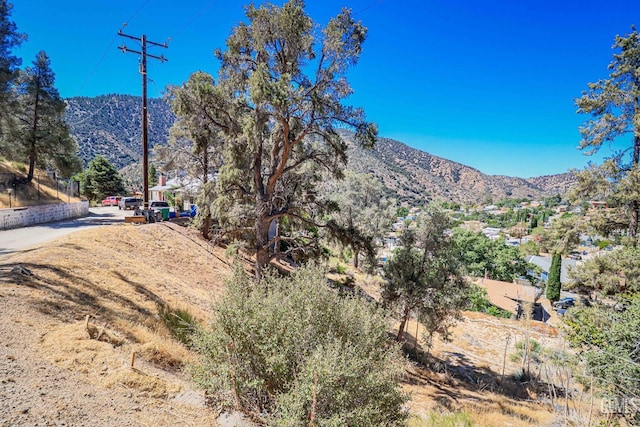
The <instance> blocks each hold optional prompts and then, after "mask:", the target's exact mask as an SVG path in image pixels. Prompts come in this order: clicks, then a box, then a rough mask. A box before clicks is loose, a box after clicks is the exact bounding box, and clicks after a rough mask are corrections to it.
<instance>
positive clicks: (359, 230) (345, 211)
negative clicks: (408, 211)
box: [319, 171, 394, 268]
mask: <svg viewBox="0 0 640 427" xmlns="http://www.w3.org/2000/svg"><path fill="white" fill-rule="evenodd" d="M319 189H320V191H319V193H320V194H321V195H322V197H324V198H325V199H326V200H327V204H332V205H335V208H334V209H332V210H331V211H330V212H329V213H328V214H327V215H326V216H325V219H326V220H327V227H325V229H326V230H328V232H329V237H330V238H331V239H332V240H334V241H336V242H338V243H340V244H341V245H342V246H343V247H347V246H348V247H350V248H351V252H352V254H353V263H354V266H355V267H356V268H358V267H359V258H360V257H361V256H362V255H364V256H365V257H366V259H368V260H369V262H368V264H369V265H373V264H374V261H373V260H374V259H375V255H376V251H375V241H376V240H378V239H382V237H383V236H384V234H385V232H387V231H389V230H390V229H391V224H392V223H393V220H394V216H393V214H394V212H393V210H394V209H393V206H394V203H393V202H392V201H390V200H387V199H386V198H385V197H384V191H383V186H382V183H381V182H380V181H379V180H378V179H376V178H375V177H374V176H373V175H371V174H362V173H355V172H351V171H346V172H345V176H344V179H343V180H341V181H338V180H335V179H331V177H327V179H326V180H325V182H324V183H322V184H320V186H319Z"/></svg>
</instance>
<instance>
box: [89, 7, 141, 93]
mask: <svg viewBox="0 0 640 427" xmlns="http://www.w3.org/2000/svg"><path fill="white" fill-rule="evenodd" d="M147 3H149V0H144V2H143V3H142V4H141V5H140V6H139V7H138V9H137V10H136V11H135V12H134V13H133V15H131V17H130V18H129V19H128V20H126V21H125V22H124V24H122V26H123V28H124V27H126V26H127V23H130V22H131V21H133V20H134V19H135V17H136V16H138V14H139V13H140V11H142V9H143V8H144V7H145V6H146V5H147ZM117 37H118V34H116V35H114V36H113V38H112V39H111V41H110V42H109V45H108V46H107V47H106V48H105V49H104V52H102V55H101V56H100V58H98V61H97V62H96V65H94V66H93V68H92V69H91V71H89V75H88V76H87V77H86V78H85V79H84V81H83V82H82V84H81V85H80V87H79V88H78V93H80V92H82V89H84V87H85V86H86V85H87V83H88V82H89V80H91V77H93V75H94V74H95V73H96V71H97V70H98V68H100V65H102V62H103V61H104V58H105V57H106V56H107V52H108V51H109V49H111V47H112V46H113V43H114V42H115V41H116V38H117Z"/></svg>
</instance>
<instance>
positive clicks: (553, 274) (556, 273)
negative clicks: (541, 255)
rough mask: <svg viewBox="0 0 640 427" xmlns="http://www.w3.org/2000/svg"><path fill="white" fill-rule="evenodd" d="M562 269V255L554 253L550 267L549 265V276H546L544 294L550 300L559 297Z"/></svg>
mask: <svg viewBox="0 0 640 427" xmlns="http://www.w3.org/2000/svg"><path fill="white" fill-rule="evenodd" d="M561 270H562V257H561V256H560V254H554V255H553V256H552V258H551V267H549V276H548V277H547V287H546V290H545V295H546V297H547V299H548V300H549V301H551V302H554V301H558V300H559V299H560V290H561V288H562V284H561V282H560V274H561Z"/></svg>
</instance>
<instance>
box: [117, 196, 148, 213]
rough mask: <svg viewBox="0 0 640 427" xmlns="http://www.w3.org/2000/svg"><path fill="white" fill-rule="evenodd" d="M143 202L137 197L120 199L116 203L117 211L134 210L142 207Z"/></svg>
mask: <svg viewBox="0 0 640 427" xmlns="http://www.w3.org/2000/svg"><path fill="white" fill-rule="evenodd" d="M142 202H143V200H142V199H140V198H138V197H123V198H122V199H120V202H119V203H118V209H120V210H127V209H136V208H139V207H140V206H142Z"/></svg>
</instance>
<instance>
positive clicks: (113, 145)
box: [66, 94, 175, 168]
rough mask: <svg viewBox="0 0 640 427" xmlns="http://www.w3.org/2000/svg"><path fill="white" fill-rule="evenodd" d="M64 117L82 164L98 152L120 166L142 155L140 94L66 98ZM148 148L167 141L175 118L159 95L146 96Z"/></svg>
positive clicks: (86, 162) (134, 160)
mask: <svg viewBox="0 0 640 427" xmlns="http://www.w3.org/2000/svg"><path fill="white" fill-rule="evenodd" d="M66 102H67V112H66V119H67V123H68V124H69V126H70V127H71V133H72V135H73V136H74V137H75V138H76V140H77V142H78V147H79V150H78V155H79V156H80V157H81V158H82V160H83V162H84V164H85V166H86V165H87V164H88V163H89V162H90V161H91V159H93V158H94V157H95V156H96V155H98V154H101V155H102V156H104V157H105V158H106V159H107V160H109V162H110V163H113V164H114V165H115V166H116V167H118V168H123V167H125V166H127V165H129V164H131V163H133V162H136V161H137V160H139V159H140V158H141V157H142V126H141V119H142V112H141V111H142V101H141V98H140V97H139V96H131V95H114V94H111V95H101V96H97V97H94V98H90V97H74V98H68V99H67V100H66ZM148 115H149V127H148V131H149V134H148V137H149V148H150V149H151V148H153V147H154V146H155V145H157V144H166V143H167V137H168V135H169V128H170V127H171V125H172V124H173V122H174V120H175V118H174V116H173V114H172V113H171V110H170V109H169V107H168V105H167V104H166V103H165V101H164V100H162V99H153V98H152V99H149V100H148Z"/></svg>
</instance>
